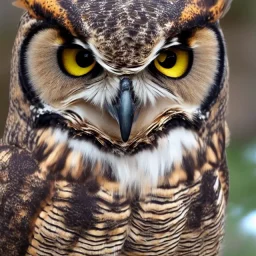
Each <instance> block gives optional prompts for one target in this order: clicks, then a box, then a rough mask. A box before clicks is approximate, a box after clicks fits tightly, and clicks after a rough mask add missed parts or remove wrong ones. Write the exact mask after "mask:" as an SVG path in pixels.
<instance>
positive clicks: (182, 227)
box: [27, 129, 226, 256]
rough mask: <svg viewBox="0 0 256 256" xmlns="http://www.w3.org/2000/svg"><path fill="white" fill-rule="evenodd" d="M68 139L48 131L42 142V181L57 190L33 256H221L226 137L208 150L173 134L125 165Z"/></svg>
mask: <svg viewBox="0 0 256 256" xmlns="http://www.w3.org/2000/svg"><path fill="white" fill-rule="evenodd" d="M66 136H67V135H65V134H64V133H62V132H61V131H60V130H48V131H44V132H42V134H41V135H40V138H39V140H38V147H37V151H36V156H37V157H38V161H39V163H40V166H39V167H40V170H41V171H40V172H39V173H38V178H40V179H41V180H45V181H47V182H48V183H49V182H50V184H51V185H50V187H49V193H48V196H47V199H46V200H44V202H43V203H42V204H41V211H40V212H39V213H38V214H39V215H38V218H36V219H35V221H34V228H33V232H32V234H31V239H30V247H29V249H28V252H27V255H147V256H149V255H175V256H176V255H190V256H191V255H204V254H207V255H217V254H216V251H218V250H216V248H219V247H220V243H221V240H222V238H223V222H224V213H225V201H226V198H225V197H226V188H225V185H224V182H223V181H224V179H225V177H224V175H222V174H224V173H225V172H226V163H225V161H223V159H222V156H223V155H222V154H223V152H224V147H223V148H222V145H224V144H225V143H224V140H225V139H224V132H218V133H216V134H213V135H212V139H211V141H209V143H208V144H204V143H202V141H200V139H199V138H198V137H196V136H195V135H194V134H193V133H192V132H191V133H189V132H188V133H185V130H184V131H183V130H182V129H178V130H174V131H172V132H171V133H170V134H169V135H168V136H167V137H166V138H165V139H166V140H165V139H164V138H162V140H163V141H160V142H159V143H158V145H156V147H155V148H154V149H153V150H150V151H148V152H143V151H142V152H141V153H138V155H136V154H135V155H131V156H129V157H127V159H126V160H123V157H120V156H114V155H112V157H110V156H111V154H107V153H104V154H103V153H101V152H100V150H99V149H97V148H96V146H94V145H93V144H90V143H88V144H87V143H85V142H79V141H77V140H76V141H75V140H74V141H72V140H67V137H66ZM164 140H165V141H164ZM221 142H222V143H221ZM168 154H169V160H168V161H166V162H165V161H163V159H165V158H166V156H167V155H168ZM157 159H158V160H157ZM155 161H156V162H155ZM142 166H144V168H142Z"/></svg>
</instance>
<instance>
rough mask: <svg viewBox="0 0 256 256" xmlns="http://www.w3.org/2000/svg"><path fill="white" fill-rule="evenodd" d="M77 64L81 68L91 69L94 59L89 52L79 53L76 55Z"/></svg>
mask: <svg viewBox="0 0 256 256" xmlns="http://www.w3.org/2000/svg"><path fill="white" fill-rule="evenodd" d="M76 63H77V64H78V66H80V67H81V68H87V67H90V66H91V65H92V64H93V63H94V58H93V56H92V55H91V53H90V52H88V51H84V50H82V51H79V52H78V53H77V55H76Z"/></svg>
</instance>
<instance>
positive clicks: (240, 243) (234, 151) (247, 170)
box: [224, 141, 256, 256]
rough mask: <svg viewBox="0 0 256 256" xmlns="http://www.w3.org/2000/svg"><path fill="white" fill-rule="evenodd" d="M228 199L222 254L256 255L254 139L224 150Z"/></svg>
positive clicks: (235, 255)
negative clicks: (227, 171) (227, 163)
mask: <svg viewBox="0 0 256 256" xmlns="http://www.w3.org/2000/svg"><path fill="white" fill-rule="evenodd" d="M227 155H228V162H229V170H230V198H229V205H228V215H227V221H226V237H225V243H224V256H255V255H256V243H255V242H256V200H255V195H256V141H255V142H251V143H248V144H244V143H241V142H240V143H238V142H236V143H232V144H231V146H230V148H229V149H228V154H227Z"/></svg>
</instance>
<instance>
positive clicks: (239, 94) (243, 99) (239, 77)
mask: <svg viewBox="0 0 256 256" xmlns="http://www.w3.org/2000/svg"><path fill="white" fill-rule="evenodd" d="M10 2H11V1H3V0H1V2H0V137H1V135H2V131H3V127H4V122H5V119H6V115H7V108H8V83H9V68H10V57H11V48H12V44H13V40H14V38H15V33H16V31H17V26H18V22H19V17H20V15H21V11H20V10H18V9H16V8H13V7H12V6H11V4H10ZM221 23H222V27H223V30H224V34H225V37H226V41H227V46H228V55H229V59H230V66H231V68H230V71H231V79H230V104H229V114H228V120H229V126H230V128H231V133H232V140H231V145H230V147H229V150H228V159H229V167H230V183H231V187H230V201H229V206H228V214H227V221H226V237H225V243H224V248H223V255H224V256H255V255H256V100H255V96H256V82H255V78H256V50H255V47H256V1H255V0H246V1H242V0H234V3H233V5H232V9H231V11H230V12H229V13H228V15H227V16H226V17H225V19H224V20H223V21H222V22H221Z"/></svg>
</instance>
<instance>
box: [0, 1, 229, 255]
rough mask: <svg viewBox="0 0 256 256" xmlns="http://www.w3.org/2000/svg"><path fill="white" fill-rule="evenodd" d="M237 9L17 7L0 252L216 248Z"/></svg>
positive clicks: (0, 167)
mask: <svg viewBox="0 0 256 256" xmlns="http://www.w3.org/2000/svg"><path fill="white" fill-rule="evenodd" d="M230 3H231V1H230V0H18V1H17V2H16V3H15V4H16V6H18V7H22V8H24V9H25V10H26V13H25V14H24V15H23V16H22V18H21V22H20V25H19V30H18V35H17V39H16V41H15V45H14V49H13V59H12V68H11V85H10V108H9V115H8V119H7V122H6V128H5V133H4V136H3V139H2V142H1V146H0V159H1V163H0V234H1V235H0V255H2V256H11V255H15V256H22V255H39V256H40V255H51V256H55V255H72V256H75V255H135V256H136V255H146V256H150V255H171V256H178V255H180V256H181V255H182V256H185V255H189V256H193V255H195V256H196V255H200V256H201V255H207V256H208V255H219V253H220V247H221V242H222V239H223V234H224V231H223V230H224V216H225V207H226V203H227V197H228V168H227V164H226V156H225V148H226V145H227V141H228V137H229V132H228V128H227V125H226V121H225V115H226V106H227V98H228V61H227V56H226V49H225V43H224V39H223V35H222V32H221V29H220V26H219V19H220V18H221V17H223V16H224V14H225V13H226V12H227V10H228V8H229V6H230Z"/></svg>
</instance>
